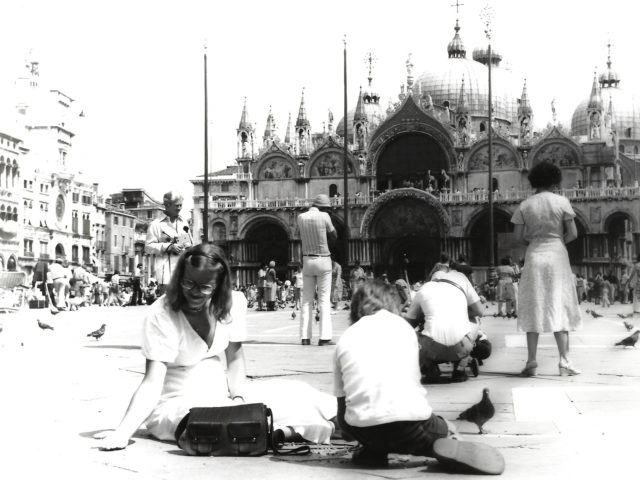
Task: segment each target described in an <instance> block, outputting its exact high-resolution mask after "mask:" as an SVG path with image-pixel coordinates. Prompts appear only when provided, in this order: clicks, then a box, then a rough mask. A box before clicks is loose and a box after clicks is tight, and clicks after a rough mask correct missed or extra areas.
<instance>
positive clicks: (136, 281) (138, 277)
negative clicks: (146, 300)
mask: <svg viewBox="0 0 640 480" xmlns="http://www.w3.org/2000/svg"><path fill="white" fill-rule="evenodd" d="M131 288H132V290H133V293H132V294H131V303H130V304H131V305H142V264H141V263H139V264H138V265H137V266H136V268H135V270H134V271H133V276H132V277H131Z"/></svg>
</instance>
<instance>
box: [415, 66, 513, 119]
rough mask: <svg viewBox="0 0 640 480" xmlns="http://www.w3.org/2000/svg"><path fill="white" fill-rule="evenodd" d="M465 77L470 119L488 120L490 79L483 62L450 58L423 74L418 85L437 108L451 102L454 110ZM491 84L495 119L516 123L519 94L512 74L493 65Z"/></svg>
mask: <svg viewBox="0 0 640 480" xmlns="http://www.w3.org/2000/svg"><path fill="white" fill-rule="evenodd" d="M492 63H493V62H492ZM463 77H464V88H465V92H466V94H467V102H468V107H469V112H470V114H471V116H472V117H473V116H478V117H486V116H487V110H488V105H487V103H488V101H487V100H488V96H489V93H488V90H489V85H488V82H489V80H488V71H487V67H486V66H485V65H483V64H482V63H480V62H477V61H474V60H470V59H467V58H464V57H463V58H456V57H453V58H448V59H446V60H445V61H444V62H443V63H442V64H440V65H436V66H435V67H433V68H430V69H429V70H427V71H426V72H424V73H422V74H421V75H420V76H419V77H418V80H417V81H416V84H417V85H419V86H420V90H421V91H422V93H423V94H425V95H426V94H429V95H431V98H432V100H433V103H434V105H440V106H443V105H445V102H449V103H448V104H449V107H450V108H451V109H453V110H455V108H456V106H457V103H458V97H459V96H460V87H461V86H462V79H463ZM491 83H492V85H491V87H492V92H491V93H492V95H493V98H494V101H493V109H494V116H495V117H496V118H498V119H502V120H507V121H509V122H511V123H513V124H515V123H517V114H518V101H517V98H518V95H519V92H518V91H517V88H516V85H515V82H514V79H513V76H512V75H511V72H509V71H507V70H504V69H502V68H500V67H497V66H494V67H493V68H492V69H491ZM414 88H415V87H414Z"/></svg>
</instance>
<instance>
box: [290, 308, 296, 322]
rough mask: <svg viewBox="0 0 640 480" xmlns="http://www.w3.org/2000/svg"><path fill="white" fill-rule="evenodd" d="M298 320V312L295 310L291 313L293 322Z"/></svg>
mask: <svg viewBox="0 0 640 480" xmlns="http://www.w3.org/2000/svg"><path fill="white" fill-rule="evenodd" d="M295 319H296V311H295V310H294V311H293V312H291V320H295Z"/></svg>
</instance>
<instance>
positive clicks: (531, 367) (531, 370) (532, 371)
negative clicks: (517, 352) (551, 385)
mask: <svg viewBox="0 0 640 480" xmlns="http://www.w3.org/2000/svg"><path fill="white" fill-rule="evenodd" d="M537 368H538V362H536V361H535V360H534V361H533V362H527V364H526V365H525V367H524V370H522V371H521V372H520V376H521V377H535V376H536V369H537Z"/></svg>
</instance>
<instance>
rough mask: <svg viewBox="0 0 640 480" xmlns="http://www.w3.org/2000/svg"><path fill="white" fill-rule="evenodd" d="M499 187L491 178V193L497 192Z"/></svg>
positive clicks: (495, 180) (494, 179) (495, 179)
mask: <svg viewBox="0 0 640 480" xmlns="http://www.w3.org/2000/svg"><path fill="white" fill-rule="evenodd" d="M498 187H499V185H498V179H497V178H495V177H493V178H492V179H491V188H493V191H494V192H495V191H496V190H499V188H498Z"/></svg>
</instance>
